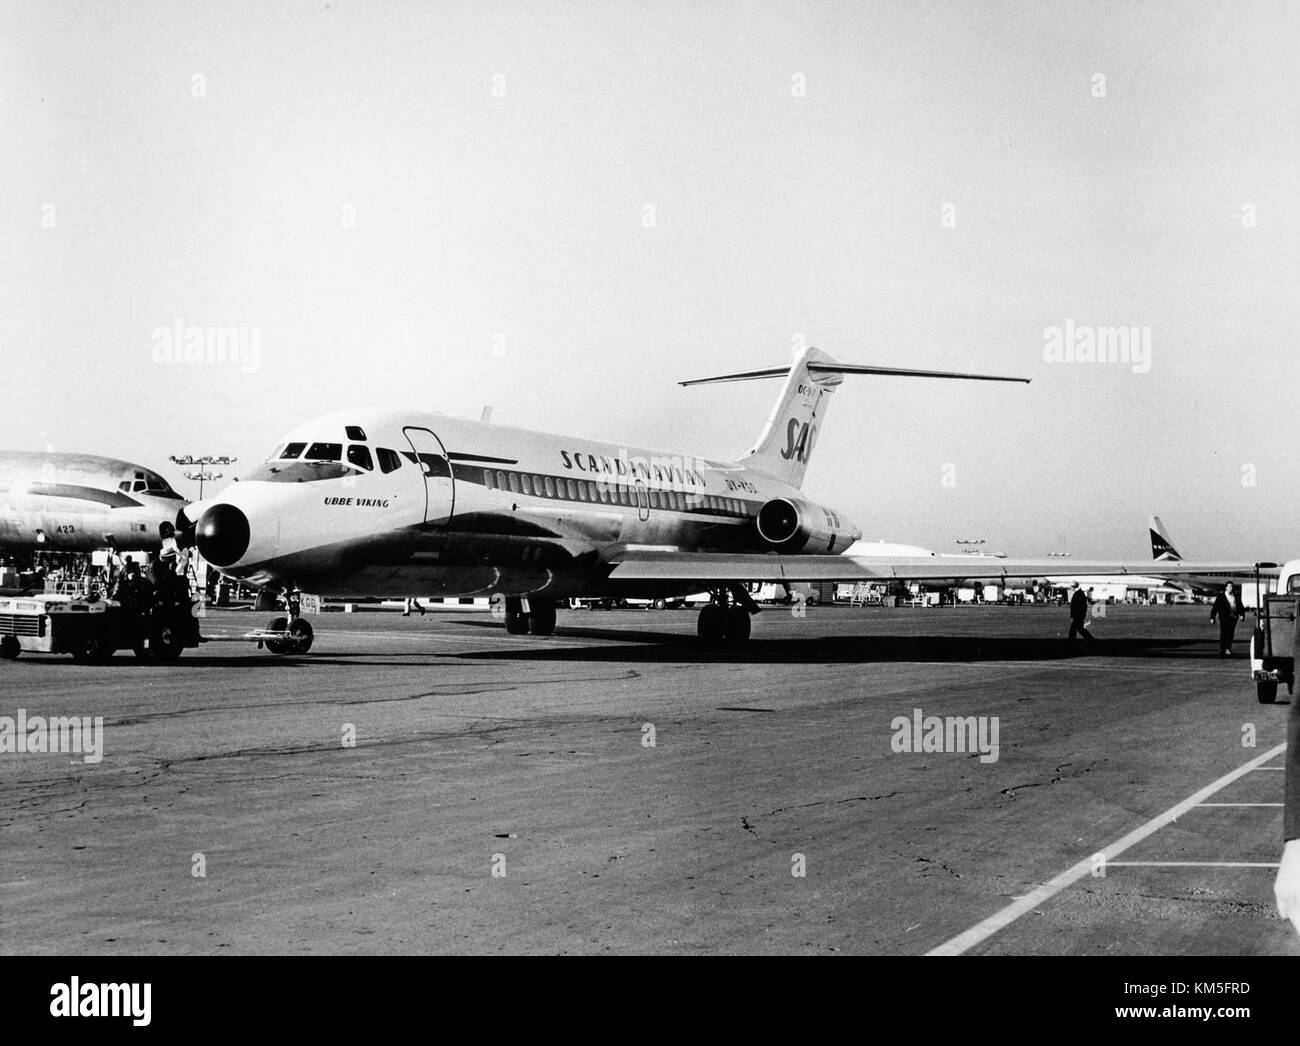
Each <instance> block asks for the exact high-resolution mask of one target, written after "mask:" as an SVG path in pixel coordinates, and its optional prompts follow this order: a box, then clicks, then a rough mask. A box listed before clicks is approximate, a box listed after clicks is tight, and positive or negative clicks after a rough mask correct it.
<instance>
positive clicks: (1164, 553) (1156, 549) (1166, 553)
mask: <svg viewBox="0 0 1300 1046" xmlns="http://www.w3.org/2000/svg"><path fill="white" fill-rule="evenodd" d="M1151 554H1152V556H1154V557H1155V558H1156V559H1178V558H1179V556H1178V550H1177V549H1176V548H1174V546H1173V545H1171V544H1169V542H1168V541H1166V540H1165V538H1164V536H1163V535H1162V534H1158V533H1156V532H1155V531H1154V530H1153V531H1151Z"/></svg>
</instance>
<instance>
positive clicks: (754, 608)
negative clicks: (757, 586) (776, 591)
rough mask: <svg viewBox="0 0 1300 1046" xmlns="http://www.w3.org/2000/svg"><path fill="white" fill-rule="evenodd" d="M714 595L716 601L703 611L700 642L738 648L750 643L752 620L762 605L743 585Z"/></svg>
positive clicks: (722, 589)
mask: <svg viewBox="0 0 1300 1046" xmlns="http://www.w3.org/2000/svg"><path fill="white" fill-rule="evenodd" d="M710 594H711V595H712V597H713V602H711V603H710V604H709V605H708V606H706V607H703V608H701V610H700V619H699V624H698V625H697V626H696V631H697V632H698V633H699V636H700V640H701V641H702V642H704V643H707V644H709V645H710V646H721V645H722V644H724V643H726V644H737V645H738V644H740V643H744V642H746V641H748V639H749V631H750V627H749V626H750V623H749V618H750V615H751V614H757V613H758V609H759V608H758V604H757V603H755V602H754V601H753V599H751V598H750V595H749V593H748V592H746V591H745V590H744V589H743V588H741V587H740V586H739V585H733V586H732V587H731V588H730V589H726V588H717V589H714V590H712V592H711V593H710Z"/></svg>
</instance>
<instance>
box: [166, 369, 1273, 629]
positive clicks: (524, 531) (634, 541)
mask: <svg viewBox="0 0 1300 1046" xmlns="http://www.w3.org/2000/svg"><path fill="white" fill-rule="evenodd" d="M845 374H875V375H896V376H907V377H921V378H953V379H967V380H984V381H1025V380H1026V379H1023V378H1001V377H994V376H989V375H975V374H960V373H948V372H939V371H917V370H903V369H898V368H890V367H876V366H861V365H853V364H841V363H837V362H835V361H834V360H832V359H831V358H830V357H829V356H827V355H826V354H825V353H823V352H821V351H819V350H817V349H813V348H809V349H806V350H804V351H803V352H802V353H800V354H799V355H798V356H797V357H796V358H795V360H794V363H793V365H790V366H786V367H776V368H767V369H763V370H755V371H748V372H744V373H738V374H726V375H721V376H719V377H715V378H704V379H700V380H699V381H694V382H682V384H683V385H693V384H703V383H707V382H719V381H742V380H747V379H751V378H768V377H779V376H782V375H784V376H785V384H784V386H783V388H782V390H781V393H780V395H779V397H778V398H777V401H776V405H775V407H774V408H773V410H772V413H771V416H770V417H769V418H768V420H767V425H766V426H765V427H764V429H763V431H762V434H761V435H760V436H759V438H758V442H757V443H756V444H755V446H754V448H753V449H752V450H751V451H750V452H749V453H748V454H746V455H745V456H744V457H742V458H740V459H739V460H738V461H734V462H728V461H712V460H707V459H701V458H698V457H692V456H689V455H683V454H680V453H670V452H663V451H656V450H649V449H645V448H637V447H625V446H620V445H618V444H614V443H600V442H596V441H594V440H590V439H580V438H576V437H566V436H557V435H549V434H546V433H541V432H532V431H527V430H524V429H518V428H508V427H505V426H500V425H493V424H488V423H485V422H475V421H469V420H465V419H461V418H455V417H449V416H446V415H441V414H433V413H428V412H423V411H397V410H353V411H343V412H339V413H334V414H329V415H326V416H324V417H321V418H317V419H316V420H314V421H309V422H307V423H306V424H304V425H302V426H300V427H299V428H297V429H295V430H294V431H292V432H290V433H289V434H288V435H286V436H285V437H284V438H283V440H282V441H281V442H280V443H279V445H278V446H277V447H276V448H275V450H274V452H273V453H272V454H271V456H270V457H269V458H268V459H267V460H266V462H265V463H264V464H263V465H262V466H261V467H260V468H258V469H257V470H255V471H254V472H252V473H251V474H249V475H247V476H243V477H241V478H240V479H239V480H238V481H237V482H235V483H234V484H232V485H230V486H228V487H227V488H225V489H224V490H223V491H222V492H221V493H220V494H218V495H216V496H215V497H212V498H209V499H207V500H205V501H203V502H198V503H195V504H193V505H191V506H189V507H188V508H186V509H185V510H184V511H183V512H182V514H181V515H180V516H178V518H177V524H178V528H177V529H178V531H179V532H180V533H181V535H182V540H184V539H185V537H186V535H188V536H189V537H191V538H192V540H193V541H194V542H195V543H196V544H197V546H198V549H199V551H200V553H201V554H202V555H203V557H204V558H205V559H206V560H207V561H208V562H209V563H211V564H212V565H214V566H215V567H217V568H218V569H219V570H221V571H222V572H223V573H224V574H227V575H229V576H231V577H233V578H238V579H240V580H243V581H245V582H247V583H250V584H252V585H255V586H258V587H260V588H262V589H264V590H268V591H273V592H285V591H288V590H292V589H295V588H296V589H299V590H302V591H309V592H318V593H321V594H329V595H335V596H340V597H347V596H353V597H366V596H381V595H396V594H403V593H419V594H421V595H424V594H429V595H442V596H484V595H488V596H491V595H501V596H503V597H504V600H505V624H506V628H507V630H508V631H510V632H512V633H524V632H530V631H531V632H532V633H534V634H538V635H547V634H550V633H551V632H553V631H554V628H555V607H556V603H557V601H558V600H562V599H567V598H570V597H575V596H579V597H595V598H608V597H623V598H650V599H655V598H669V597H674V596H682V595H688V594H690V593H693V592H699V591H701V590H702V589H708V590H709V591H710V593H711V595H712V600H711V602H710V603H709V604H708V605H707V606H705V607H703V608H702V609H701V611H700V615H699V634H700V637H701V638H702V639H705V640H708V641H722V640H727V641H734V642H742V641H744V640H746V639H748V637H749V634H750V614H751V613H754V612H756V611H757V607H755V606H754V605H753V603H752V601H751V600H750V598H749V596H748V594H747V592H746V589H745V583H746V582H776V583H783V584H786V585H788V584H789V583H791V582H802V581H827V580H833V581H878V580H893V579H899V580H921V581H936V580H941V579H954V580H955V579H956V578H957V577H960V578H962V579H972V578H1005V577H1008V576H1013V577H1020V576H1026V575H1029V576H1044V575H1046V574H1049V573H1055V572H1059V570H1060V563H1059V561H1057V562H1052V561H1050V560H1046V561H1043V562H1030V561H1024V560H1010V559H1002V558H994V557H988V558H983V557H971V558H963V559H962V561H961V562H959V563H958V562H954V561H953V560H951V559H946V558H941V557H936V556H906V555H903V556H897V557H888V556H883V557H882V556H859V555H852V554H849V555H845V554H843V553H844V552H845V550H847V549H849V547H850V546H851V545H853V543H854V542H855V541H857V540H858V539H859V538H860V537H861V531H860V530H859V529H858V527H857V526H856V525H855V524H854V522H853V521H852V520H851V519H849V518H848V516H846V515H845V514H844V513H843V512H840V511H838V510H836V509H834V508H830V507H828V506H824V505H818V504H814V503H813V502H811V501H809V500H808V499H807V498H806V497H805V496H804V494H803V492H802V490H801V489H800V488H801V485H802V482H803V478H804V473H805V471H806V469H807V467H808V463H809V461H810V459H811V457H812V453H813V450H814V448H815V446H816V440H817V433H818V430H819V428H820V427H821V426H822V425H823V424H824V423H825V419H826V408H827V405H828V397H829V396H830V394H831V393H832V392H834V391H835V389H836V388H837V387H838V386H839V385H840V384H841V383H842V381H843V376H844V375H845ZM1193 567H1195V571H1196V572H1199V573H1205V572H1207V571H1213V570H1214V569H1215V567H1216V565H1214V564H1200V565H1193V564H1182V563H1180V564H1173V565H1170V566H1169V567H1167V568H1162V572H1166V571H1167V572H1169V573H1181V572H1186V573H1191V572H1193V569H1192V568H1193ZM1071 568H1072V572H1073V573H1075V574H1088V573H1096V574H1119V573H1124V572H1127V571H1130V570H1131V571H1132V572H1133V573H1140V572H1142V569H1143V568H1145V569H1146V570H1150V562H1149V561H1148V562H1145V563H1138V564H1125V563H1120V562H1108V563H1102V564H1082V563H1072V564H1071ZM1236 568H1237V569H1238V570H1242V569H1249V567H1248V566H1247V565H1244V564H1238V565H1236ZM304 624H305V623H304Z"/></svg>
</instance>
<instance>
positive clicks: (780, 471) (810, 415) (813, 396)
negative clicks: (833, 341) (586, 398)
mask: <svg viewBox="0 0 1300 1046" xmlns="http://www.w3.org/2000/svg"><path fill="white" fill-rule="evenodd" d="M783 374H784V375H786V379H785V385H784V386H783V387H782V388H781V394H780V395H779V396H778V397H777V399H776V406H774V407H773V408H772V413H771V414H770V415H768V419H767V424H766V425H765V426H764V427H763V432H762V434H761V435H760V436H759V437H758V442H757V443H756V444H755V445H754V448H753V449H752V450H751V451H750V452H749V453H748V454H746V455H745V456H744V457H743V458H741V459H740V463H741V464H742V465H746V466H748V467H750V468H754V469H759V470H761V471H763V472H766V473H768V474H769V475H771V476H774V477H776V478H777V479H779V480H781V481H782V482H784V483H789V484H790V485H791V486H793V487H798V486H802V485H803V476H804V473H805V472H806V471H807V469H808V462H809V460H810V459H811V458H812V451H813V446H814V444H815V443H816V440H817V432H818V429H819V428H820V427H821V426H822V425H823V424H824V423H825V420H826V408H827V406H828V405H829V404H828V403H827V401H826V397H827V396H828V395H830V393H832V392H834V391H835V389H836V388H838V387H839V385H840V384H841V383H842V382H843V381H844V375H845V374H884V375H893V376H897V377H912V378H962V379H966V380H970V381H1021V382H1025V383H1026V384H1027V383H1028V381H1029V379H1028V378H1002V377H995V376H993V375H987V374H958V373H955V372H951V371H933V370H908V369H904V368H900V367H873V366H868V365H866V364H858V363H837V362H836V361H835V360H833V359H831V357H830V356H828V355H826V353H824V352H822V351H821V349H816V348H813V347H812V346H809V347H808V348H806V349H804V350H803V351H802V352H799V353H797V354H796V355H795V359H794V363H793V364H792V365H791V366H790V367H789V368H788V369H787V368H786V367H765V368H763V369H762V370H751V371H742V372H740V373H737V374H720V375H718V376H717V377H714V378H696V379H694V380H692V381H683V382H681V383H680V384H682V385H708V384H712V383H716V382H723V381H749V380H750V379H753V378H776V377H780V376H781V375H783Z"/></svg>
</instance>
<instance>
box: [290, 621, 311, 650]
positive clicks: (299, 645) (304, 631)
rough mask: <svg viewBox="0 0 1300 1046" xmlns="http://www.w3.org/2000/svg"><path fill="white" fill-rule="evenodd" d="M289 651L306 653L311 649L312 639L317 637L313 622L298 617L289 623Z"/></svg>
mask: <svg viewBox="0 0 1300 1046" xmlns="http://www.w3.org/2000/svg"><path fill="white" fill-rule="evenodd" d="M289 635H290V637H291V638H290V640H289V651H290V652H291V653H294V654H305V653H307V651H308V650H310V649H311V643H312V640H313V639H315V638H316V636H315V633H314V632H312V628H311V622H310V621H304V620H303V619H302V618H298V619H297V620H296V621H293V622H291V623H290V625H289Z"/></svg>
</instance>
